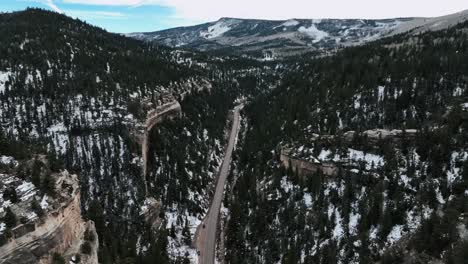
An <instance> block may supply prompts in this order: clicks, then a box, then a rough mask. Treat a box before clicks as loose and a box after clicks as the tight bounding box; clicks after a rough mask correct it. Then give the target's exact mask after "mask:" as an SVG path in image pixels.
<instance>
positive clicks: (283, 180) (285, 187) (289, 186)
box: [281, 176, 293, 193]
mask: <svg viewBox="0 0 468 264" xmlns="http://www.w3.org/2000/svg"><path fill="white" fill-rule="evenodd" d="M281 188H282V189H283V190H284V192H286V193H289V191H290V190H292V189H293V184H292V183H291V182H290V181H288V178H287V177H286V176H283V178H281Z"/></svg>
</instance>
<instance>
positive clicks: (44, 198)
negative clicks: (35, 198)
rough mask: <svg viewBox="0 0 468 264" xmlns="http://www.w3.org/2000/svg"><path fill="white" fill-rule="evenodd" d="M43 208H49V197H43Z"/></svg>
mask: <svg viewBox="0 0 468 264" xmlns="http://www.w3.org/2000/svg"><path fill="white" fill-rule="evenodd" d="M40 205H41V208H42V209H44V210H45V209H47V207H49V203H48V202H47V195H45V194H44V197H42V200H41V203H40Z"/></svg>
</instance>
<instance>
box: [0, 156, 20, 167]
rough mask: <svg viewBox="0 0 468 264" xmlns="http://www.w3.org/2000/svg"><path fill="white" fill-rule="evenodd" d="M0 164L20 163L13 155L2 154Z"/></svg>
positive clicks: (14, 164)
mask: <svg viewBox="0 0 468 264" xmlns="http://www.w3.org/2000/svg"><path fill="white" fill-rule="evenodd" d="M0 164H3V165H13V166H16V165H18V162H17V161H16V160H15V158H13V157H10V156H3V155H1V156H0Z"/></svg>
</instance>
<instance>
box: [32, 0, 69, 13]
mask: <svg viewBox="0 0 468 264" xmlns="http://www.w3.org/2000/svg"><path fill="white" fill-rule="evenodd" d="M32 2H37V3H41V4H43V5H46V6H48V7H49V8H50V9H52V10H54V11H55V12H57V13H63V11H62V10H61V9H60V8H59V7H58V6H57V5H56V4H55V3H54V2H53V1H52V0H33V1H32Z"/></svg>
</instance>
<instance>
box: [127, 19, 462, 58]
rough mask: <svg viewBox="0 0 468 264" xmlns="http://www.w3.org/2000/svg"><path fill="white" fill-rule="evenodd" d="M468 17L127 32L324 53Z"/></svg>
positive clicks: (275, 54)
mask: <svg viewBox="0 0 468 264" xmlns="http://www.w3.org/2000/svg"><path fill="white" fill-rule="evenodd" d="M467 18H468V12H467V11H464V12H460V13H456V14H452V15H449V16H443V17H437V18H395V19H382V20H363V19H321V20H318V19H290V20H285V21H270V20H254V19H235V18H221V19H220V20H218V21H215V22H211V23H206V24H201V25H196V26H191V27H181V28H173V29H167V30H163V31H157V32H150V33H133V34H129V35H128V36H130V37H134V38H137V39H143V40H147V41H155V42H158V43H161V44H164V45H168V46H171V47H185V48H192V49H196V50H201V51H222V52H227V53H228V54H237V55H249V56H253V57H257V58H263V59H264V58H267V57H268V58H269V59H271V58H281V57H286V56H291V55H297V54H303V53H305V52H311V53H314V54H317V55H322V54H326V53H328V52H330V51H333V50H335V49H337V48H340V47H343V46H351V45H360V44H363V43H366V42H369V41H373V40H377V39H379V38H383V37H387V36H392V35H395V34H399V33H404V32H408V31H412V32H414V33H418V32H421V31H427V30H440V29H444V28H447V27H450V26H453V25H455V24H457V23H459V22H461V21H465V20H467Z"/></svg>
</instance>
